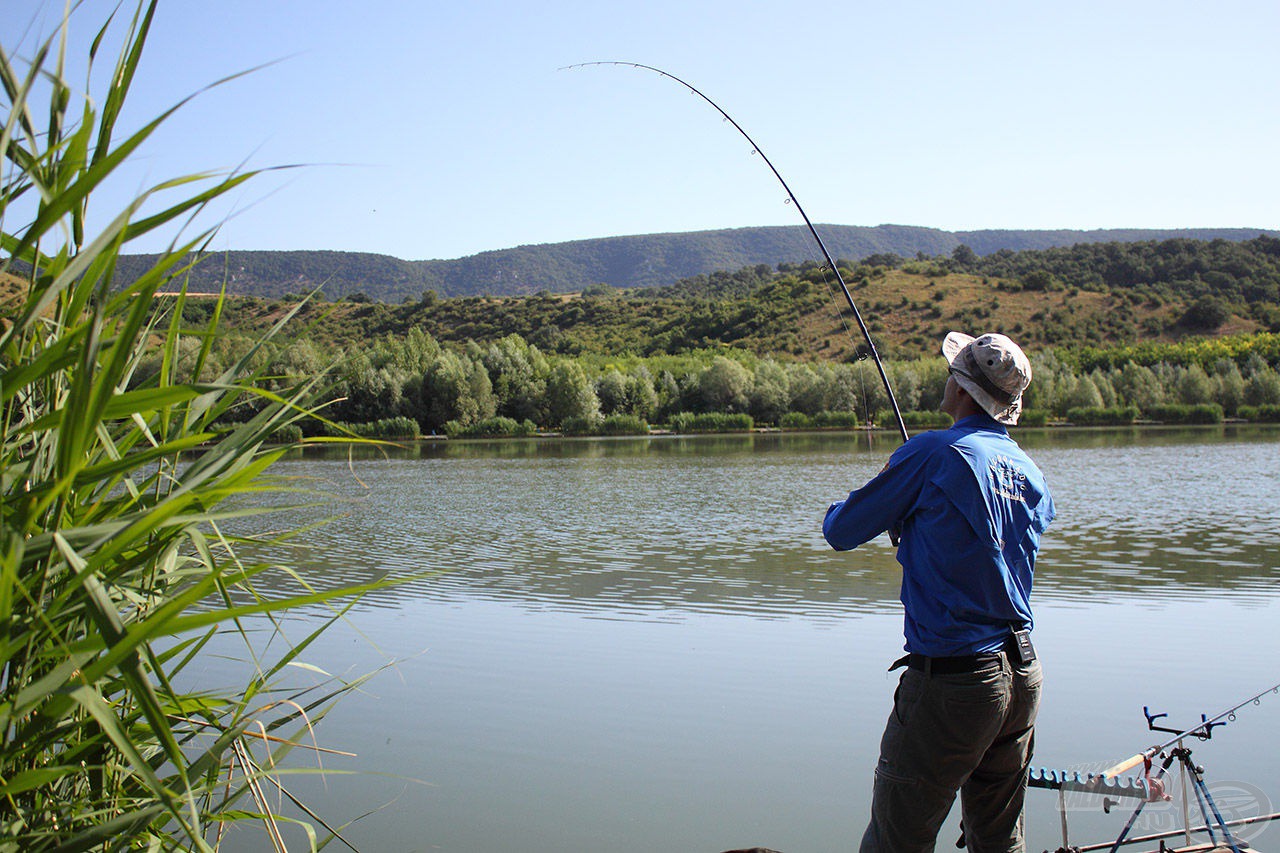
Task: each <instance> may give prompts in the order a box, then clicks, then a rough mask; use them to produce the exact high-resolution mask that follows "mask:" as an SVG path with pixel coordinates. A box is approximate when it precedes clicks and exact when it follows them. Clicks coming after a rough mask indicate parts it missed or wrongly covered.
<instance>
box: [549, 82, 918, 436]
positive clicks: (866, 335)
mask: <svg viewBox="0 0 1280 853" xmlns="http://www.w3.org/2000/svg"><path fill="white" fill-rule="evenodd" d="M597 65H618V66H622V67H625V68H637V69H642V70H644V71H652V72H654V73H655V74H658V75H661V76H662V77H666V78H667V79H669V80H672V81H674V82H676V83H678V84H680V85H681V86H683V87H684V88H686V89H688V90H689V91H690V92H692V93H693V94H695V95H697V96H698V97H699V98H701V99H702V100H703V101H706V102H707V103H708V104H709V105H710V106H711V107H712V108H713V109H714V110H715V111H716V112H718V113H719V114H720V115H721V116H723V118H724V120H725V121H727V122H729V124H731V125H733V128H734V129H735V130H736V131H738V133H739V134H741V135H742V137H743V138H744V139H746V140H747V142H748V143H749V144H750V145H751V153H752V154H753V155H755V154H758V155H760V159H762V160H763V161H764V162H765V165H767V166H768V167H769V171H771V172H773V176H774V177H775V178H777V179H778V183H780V184H782V188H783V189H784V190H786V192H787V198H788V201H789V202H790V203H791V204H792V205H794V206H795V209H796V211H797V212H798V213H799V214H800V217H801V218H802V219H803V220H804V224H805V225H806V226H807V227H808V229H809V234H810V235H811V236H812V237H813V239H814V241H815V242H816V243H817V245H818V248H819V250H821V252H822V257H823V258H825V259H826V264H825V266H822V267H821V268H822V269H823V270H824V272H823V278H824V280H825V279H826V270H830V271H831V272H832V273H834V275H835V277H836V280H837V281H838V282H839V283H840V290H841V292H842V293H843V294H844V298H845V300H846V301H847V302H848V305H849V310H850V311H851V312H852V313H853V318H854V320H855V321H856V322H857V324H858V329H859V331H861V332H862V337H863V339H864V340H865V341H866V345H867V353H868V355H870V357H871V358H872V360H874V361H875V365H876V369H877V371H879V373H880V381H881V382H882V383H883V384H884V390H885V394H886V395H887V396H888V398H889V405H890V407H891V408H892V410H893V415H894V418H895V419H896V420H897V422H898V432H899V434H900V435H901V436H902V440H903V441H904V442H905V441H906V440H907V427H906V424H904V423H903V421H902V412H901V411H900V410H899V409H898V400H897V397H895V396H894V393H893V386H892V385H891V384H890V382H889V374H888V373H886V372H885V369H884V363H883V362H882V361H881V360H880V354H879V352H877V351H876V345H875V342H874V341H872V339H871V332H870V331H868V329H867V324H866V323H865V322H864V321H863V319H862V313H861V312H860V311H858V306H857V305H856V304H855V303H854V301H853V295H852V294H851V293H850V292H849V286H848V285H847V284H845V281H844V277H843V276H842V275H841V274H840V270H839V268H838V267H837V266H836V262H835V259H834V258H833V257H831V253H830V252H828V251H827V246H826V244H825V243H824V242H823V241H822V236H821V235H820V234H818V229H817V228H815V227H814V225H813V222H812V221H811V220H810V219H809V215H808V214H806V213H805V212H804V207H803V206H802V205H801V204H800V200H799V199H798V198H796V194H795V193H794V192H792V191H791V187H790V186H789V185H788V184H787V182H786V179H785V178H783V177H782V173H781V172H779V171H778V169H777V167H775V166H774V165H773V162H772V161H771V160H770V159H769V157H768V156H767V155H766V154H765V153H764V151H762V150H761V148H760V146H759V145H757V144H756V141H755V140H754V139H752V138H751V135H750V134H749V133H747V132H746V130H744V129H743V128H742V125H740V124H738V122H737V121H735V120H734V118H733V116H731V115H729V114H728V113H727V112H725V111H724V109H723V108H722V107H721V106H720V105H719V104H717V103H716V102H715V101H713V100H711V98H709V97H707V96H706V95H705V94H703V93H702V91H701V90H699V89H698V88H697V87H695V86H693V85H692V84H690V83H688V82H686V81H684V80H682V79H680V78H679V77H677V76H675V75H674V74H669V73H667V72H666V71H663V70H662V69H661V68H655V67H654V66H652V65H643V64H641V63H639V62H623V61H618V60H612V61H601V62H580V63H577V64H575V65H568V66H565V67H564V68H561V69H560V70H561V71H565V70H571V69H578V68H588V67H591V66H597ZM828 287H830V283H829V282H828ZM855 352H856V350H855ZM864 399H865V394H864ZM869 406H870V402H869V401H868V408H869Z"/></svg>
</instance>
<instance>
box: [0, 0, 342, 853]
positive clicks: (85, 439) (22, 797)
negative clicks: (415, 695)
mask: <svg viewBox="0 0 1280 853" xmlns="http://www.w3.org/2000/svg"><path fill="white" fill-rule="evenodd" d="M81 11H83V10H81ZM155 11H156V0H150V1H149V2H147V0H143V2H140V3H139V5H138V6H137V8H136V9H135V10H134V11H133V13H132V16H131V17H130V16H128V15H126V16H125V17H123V18H120V19H119V20H115V21H108V22H107V24H105V25H103V26H102V28H101V30H99V31H98V33H97V36H96V38H95V39H94V40H93V42H92V47H91V48H90V55H89V57H88V59H89V64H90V72H91V74H90V77H89V79H90V80H94V79H99V78H98V69H97V68H96V67H95V66H96V65H98V64H101V62H102V60H101V58H100V57H99V53H100V52H103V48H104V47H105V46H106V45H107V44H108V43H109V42H113V40H116V39H118V41H119V43H120V44H121V48H120V51H119V53H118V56H117V58H116V59H115V60H114V62H112V63H108V64H107V67H106V69H105V70H106V71H107V72H108V74H107V75H105V76H103V77H102V78H101V79H105V80H107V81H108V82H107V84H106V85H105V86H104V87H103V89H102V91H95V92H93V93H90V92H87V91H86V92H77V91H76V90H75V89H74V87H73V86H72V85H71V84H70V83H69V82H68V81H67V79H66V72H65V69H66V68H67V66H68V64H69V58H70V57H68V55H67V50H68V48H67V43H68V39H67V38H66V34H67V28H68V26H69V19H70V17H71V12H70V11H68V13H67V17H66V18H64V20H63V22H62V27H61V29H60V31H59V32H58V33H56V34H55V35H54V36H53V37H52V38H50V39H49V40H48V41H45V42H44V43H42V44H40V45H38V46H37V47H36V48H35V49H34V51H32V52H31V55H30V56H29V57H26V58H24V59H23V60H21V61H19V60H18V59H16V58H15V57H14V56H13V55H11V54H10V52H9V51H8V50H6V49H5V48H4V47H3V46H0V86H3V95H4V97H5V99H6V103H5V107H6V108H7V109H6V111H5V112H4V113H3V114H0V152H3V159H2V161H0V162H2V163H3V173H2V175H0V278H7V279H8V281H9V282H10V283H12V284H13V285H14V286H16V287H17V288H18V290H19V295H18V297H17V298H16V301H14V302H12V303H11V304H9V305H8V306H7V307H6V310H5V312H4V314H5V316H4V319H3V320H2V321H0V323H2V324H3V325H2V326H0V419H2V420H3V429H4V440H3V447H2V448H0V485H2V486H3V499H2V500H0V850H21V851H44V850H58V851H74V850H122V849H148V850H201V851H209V850H216V849H217V848H218V846H219V844H220V843H221V839H222V838H223V837H224V829H225V828H226V826H227V825H229V824H231V823H233V822H236V821H243V820H246V819H247V820H254V821H257V822H261V823H262V824H264V825H265V826H266V827H267V829H268V832H269V836H270V838H271V844H272V845H273V846H274V847H275V849H284V843H285V839H284V834H283V832H282V831H281V827H282V826H283V825H285V824H286V823H288V824H297V823H298V822H299V820H298V819H297V818H296V817H289V818H285V817H284V816H283V815H280V814H278V813H279V812H280V811H281V808H280V807H279V805H278V804H279V803H283V802H285V801H288V800H292V799H293V798H292V796H291V795H289V794H288V793H287V791H286V790H285V788H284V785H283V779H282V777H281V776H280V774H279V772H278V768H279V766H280V762H281V760H282V758H283V756H284V755H285V753H287V752H288V751H289V750H291V749H293V748H294V747H296V746H299V745H301V744H306V743H311V742H313V738H312V732H311V727H312V726H313V725H314V723H315V722H316V721H317V720H318V719H319V718H320V717H322V716H323V714H324V711H325V709H326V708H327V707H328V706H329V704H330V703H331V702H332V701H333V700H334V699H335V698H336V697H337V696H339V695H341V694H342V693H343V692H345V691H346V690H348V689H350V688H351V687H352V686H354V685H353V684H350V683H342V682H339V681H332V682H325V683H322V684H321V685H320V686H318V687H311V688H309V689H306V690H299V691H297V692H293V693H290V692H287V691H286V690H284V688H282V687H281V686H280V684H279V678H280V675H281V673H282V671H283V670H284V667H286V666H287V665H289V664H290V663H291V662H293V661H295V660H296V658H297V656H298V655H299V654H300V653H301V652H302V651H304V650H305V649H306V647H307V646H308V645H309V644H310V643H311V642H312V641H314V639H315V638H316V637H317V636H319V633H320V632H321V631H322V630H323V628H324V626H321V627H320V628H318V629H317V630H316V631H315V632H314V633H312V634H311V635H309V636H308V637H307V638H305V639H304V640H303V641H302V642H301V643H298V644H296V645H295V646H294V647H292V648H290V649H288V650H287V651H286V652H284V653H283V654H280V655H278V656H277V657H276V658H275V659H274V660H272V661H266V660H261V659H260V658H257V657H254V661H255V668H254V671H253V673H252V675H251V677H250V678H249V681H248V683H246V684H244V685H243V687H242V688H241V689H239V690H232V691H224V692H214V691H205V690H194V689H191V688H189V687H186V688H184V687H180V686H179V685H180V684H182V683H184V682H189V681H191V680H192V679H190V678H188V677H186V675H185V672H186V671H187V669H188V667H190V666H191V664H192V663H193V662H194V661H196V660H199V659H200V657H201V655H202V654H207V653H208V652H207V650H208V648H209V645H210V643H211V642H213V641H214V640H215V638H217V639H218V640H219V641H223V640H225V636H219V634H223V635H225V634H227V633H230V634H232V635H236V634H239V635H240V636H241V637H243V639H244V642H245V643H246V644H249V645H250V646H251V645H252V643H251V641H250V638H249V636H248V630H249V629H248V628H247V627H246V626H247V625H248V624H249V621H251V620H255V619H257V620H262V619H267V620H273V619H274V618H275V616H273V614H278V613H279V612H281V611H287V610H291V609H296V608H299V607H306V606H313V605H316V604H319V603H327V602H331V601H333V600H334V599H335V598H336V597H337V596H339V595H340V594H341V593H340V592H337V591H325V592H318V591H314V590H312V589H311V588H310V587H308V586H306V585H305V584H304V585H303V586H302V589H303V592H302V593H299V594H295V595H291V596H287V597H283V596H275V597H272V596H269V595H265V594H263V593H262V592H261V591H260V590H258V589H256V588H255V587H254V578H255V576H258V575H259V574H260V573H262V572H264V571H267V570H268V566H266V565H265V564H253V563H246V562H244V561H242V559H241V554H240V553H238V551H239V544H240V543H239V542H238V541H237V540H235V538H234V537H232V536H230V535H228V534H227V533H226V529H227V524H228V522H229V521H231V520H232V519H234V518H235V517H236V516H237V515H238V514H243V513H244V512H245V511H246V510H245V509H244V507H243V506H240V507H239V508H237V507H234V506H231V505H229V503H228V498H231V497H233V496H237V495H245V494H253V493H258V492H263V491H268V490H272V489H276V488H281V487H282V485H281V483H280V482H279V481H277V480H276V479H274V478H273V477H272V476H271V473H270V468H271V465H272V463H273V462H275V461H276V460H277V459H278V458H279V457H280V456H281V455H282V454H283V453H285V452H287V448H285V447H278V446H271V445H270V444H269V443H268V442H269V439H270V438H271V436H272V435H273V434H274V433H276V432H277V430H279V429H280V428H281V427H284V426H287V425H289V424H291V423H294V422H296V421H298V420H299V419H301V418H305V417H308V416H310V414H311V413H312V412H313V410H314V407H315V405H316V400H317V392H318V383H319V382H321V381H322V377H320V376H311V377H304V378H302V379H301V380H300V381H298V382H296V383H295V384H293V385H292V386H291V387H288V388H285V389H283V390H279V389H277V390H276V391H273V392H269V391H266V390H263V388H264V387H265V386H264V385H263V384H262V383H260V382H258V381H257V380H258V379H259V377H257V376H256V375H255V373H254V371H253V369H252V368H251V367H250V365H251V364H252V363H253V361H254V356H255V352H256V350H257V348H255V350H254V351H251V352H249V353H247V354H245V355H244V356H243V357H242V358H241V359H240V360H239V361H238V362H236V363H234V364H232V365H231V366H230V367H229V368H227V369H226V370H225V371H223V372H221V373H220V375H217V376H215V377H214V378H212V379H207V380H204V381H202V379H201V375H202V371H204V370H205V369H206V367H207V366H208V365H210V364H211V363H212V362H211V361H210V358H209V356H210V352H211V347H212V346H213V343H214V340H215V337H216V336H217V334H218V317H219V314H220V311H221V305H220V304H219V307H218V309H217V310H215V311H213V313H212V317H211V319H210V320H209V322H208V324H207V325H205V326H202V327H200V328H194V329H188V328H184V326H183V323H182V319H181V318H182V308H183V303H184V296H183V295H182V293H183V277H184V272H185V271H186V269H187V268H188V267H189V264H190V263H191V262H192V261H191V259H192V258H193V257H198V256H199V254H200V252H201V251H203V250H204V249H205V248H206V247H207V245H208V242H209V239H210V237H211V236H212V234H211V232H208V231H205V232H200V233H197V234H194V235H193V236H186V232H187V231H189V230H191V225H190V222H191V217H193V216H194V215H195V214H196V213H198V212H200V211H201V210H203V209H204V208H205V207H206V206H207V205H208V204H209V203H210V202H212V201H214V200H216V199H218V198H220V197H222V196H224V195H225V194H226V193H228V192H229V191H231V190H232V189H234V188H236V187H238V186H239V185H241V184H242V183H243V182H245V181H247V180H249V179H251V178H252V177H253V173H252V172H239V173H230V174H213V173H210V174H200V175H188V176H183V177H179V178H175V179H172V180H167V181H163V182H161V183H159V184H157V185H155V186H153V187H151V188H150V189H148V190H146V191H145V192H143V193H142V194H140V195H139V196H138V197H137V198H136V199H134V200H133V201H132V202H131V203H130V204H127V205H126V206H125V207H124V209H123V210H120V211H117V212H115V214H114V215H113V216H111V217H108V218H106V219H103V220H95V221H105V222H106V224H105V225H104V226H102V227H100V228H95V229H90V228H89V227H88V222H89V217H88V211H89V207H90V202H91V200H92V199H93V198H94V197H95V193H97V194H99V195H100V188H101V187H102V186H103V184H104V182H105V181H107V180H108V179H109V178H110V177H111V176H112V174H113V173H116V172H117V170H118V169H119V168H120V166H121V164H122V163H125V162H126V161H127V160H128V158H129V157H130V156H131V155H132V154H134V152H136V151H137V150H138V148H139V147H140V146H141V145H142V144H143V143H144V142H146V140H147V139H148V138H149V137H151V136H152V134H153V133H154V132H155V130H156V129H157V127H159V126H160V125H161V124H162V123H163V122H164V121H165V119H166V118H167V117H168V116H169V115H171V114H172V112H173V111H174V110H175V109H177V108H178V107H179V106H181V104H179V105H177V106H175V107H174V108H173V109H170V110H168V111H166V112H165V113H163V114H162V115H160V116H158V117H156V118H155V119H154V120H152V121H149V122H146V123H145V124H143V125H142V126H141V127H140V128H139V129H137V130H134V131H132V132H122V131H121V128H120V127H119V126H118V124H117V120H118V118H119V116H120V115H121V113H122V107H123V105H124V102H125V99H126V97H127V95H128V93H129V89H130V86H131V85H132V82H133V80H134V76H135V74H136V73H137V72H138V70H139V63H140V60H141V56H142V51H143V46H144V44H145V42H146V40H147V36H148V31H149V29H150V27H151V23H152V20H153V17H154V15H155ZM121 29H123V36H117V34H118V33H119V32H120V31H121ZM37 101H39V103H37ZM144 211H146V212H145V213H144ZM15 220H16V221H17V224H15ZM158 229H166V230H165V231H163V232H161V233H164V234H168V233H171V232H172V233H178V234H182V235H184V236H180V237H177V238H173V239H172V240H171V242H170V243H169V247H168V249H167V250H166V251H164V252H161V253H160V254H159V255H158V256H157V258H156V260H155V263H154V265H153V266H152V267H151V269H149V270H148V271H147V272H146V273H145V274H143V275H142V276H140V277H139V278H138V279H137V280H135V281H133V282H132V283H129V284H127V285H124V286H121V285H120V283H119V282H118V281H117V280H116V277H115V275H114V272H115V267H116V263H117V259H118V257H119V254H120V252H121V250H122V247H124V246H125V245H126V243H128V242H129V241H130V240H133V239H135V238H138V237H141V236H143V235H146V234H151V233H155V232H157V230H158ZM169 291H176V292H178V293H179V295H178V296H176V297H173V298H166V297H162V296H158V294H160V293H163V292H169ZM166 299H168V302H167V303H166ZM281 322H282V324H283V323H284V322H285V321H281ZM278 330H279V326H277V328H276V329H275V330H273V331H272V332H271V333H270V334H268V335H267V336H266V338H264V339H263V341H261V342H259V347H262V346H267V345H268V344H269V340H270V337H271V336H272V335H274V334H276V333H277V332H278ZM188 338H190V339H193V340H194V341H196V342H197V346H195V347H194V348H193V347H192V346H191V345H189V344H188V346H187V347H185V348H183V347H182V346H181V345H182V344H183V342H184V340H185V339H188ZM157 347H158V348H159V352H160V354H161V358H160V368H159V370H158V371H155V373H154V375H149V376H148V377H147V378H146V379H145V380H143V379H140V376H141V374H138V375H135V371H136V370H137V368H138V366H139V364H140V363H142V361H143V360H144V358H146V357H151V358H152V359H153V360H154V355H155V352H156V348H157ZM184 351H185V352H187V353H190V352H191V351H194V352H195V357H194V358H190V357H184V358H179V355H180V352H184ZM259 360H261V359H259ZM237 412H248V413H249V415H248V416H237V414H236V413H237ZM224 424H230V426H223V425H224ZM298 579H299V580H301V578H300V576H298ZM345 592H346V593H348V594H349V593H351V592H352V591H351V590H347V591H345ZM328 606H332V605H328ZM342 613H343V611H342V610H335V612H334V614H333V616H332V617H331V619H330V620H329V621H330V622H332V621H333V620H336V619H339V618H341V616H342ZM282 691H284V692H282ZM272 792H274V794H275V796H274V798H273V796H272ZM273 801H274V802H276V803H277V806H275V807H273V806H272V802H273ZM304 811H305V810H304ZM291 814H293V815H297V814H299V812H298V811H297V810H293V811H292V812H291ZM305 822H306V824H307V825H306V835H307V838H308V843H309V845H310V846H311V847H312V848H313V849H314V848H316V847H318V846H323V844H324V839H325V838H326V837H328V838H330V839H331V835H330V834H327V833H326V831H325V830H324V829H323V821H319V819H318V818H317V819H316V821H315V822H316V823H319V825H320V827H321V829H319V830H317V829H316V827H315V826H314V824H313V822H312V821H311V819H310V818H307V820H306V821H305Z"/></svg>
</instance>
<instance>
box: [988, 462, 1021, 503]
mask: <svg viewBox="0 0 1280 853" xmlns="http://www.w3.org/2000/svg"><path fill="white" fill-rule="evenodd" d="M987 474H988V476H990V477H991V487H992V488H993V489H994V490H995V493H996V494H997V495H999V496H1000V497H1002V498H1009V499H1010V500H1015V501H1026V498H1025V497H1023V494H1022V493H1023V492H1025V491H1026V489H1027V475H1026V474H1024V473H1022V469H1021V468H1019V467H1018V466H1017V465H1016V464H1015V463H1014V461H1013V460H1012V459H1010V458H1009V457H1008V456H995V457H992V459H991V462H990V463H988V465H987Z"/></svg>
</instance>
